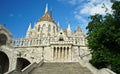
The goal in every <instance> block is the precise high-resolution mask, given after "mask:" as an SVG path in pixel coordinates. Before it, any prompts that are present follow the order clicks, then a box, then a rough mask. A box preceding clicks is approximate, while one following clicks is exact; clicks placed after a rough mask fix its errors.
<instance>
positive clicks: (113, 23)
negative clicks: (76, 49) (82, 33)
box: [86, 1, 120, 73]
mask: <svg viewBox="0 0 120 74" xmlns="http://www.w3.org/2000/svg"><path fill="white" fill-rule="evenodd" d="M112 9H113V14H106V15H105V16H104V17H103V16H102V15H99V14H96V15H93V16H90V19H91V21H90V22H89V24H88V26H87V27H86V29H88V33H87V35H88V37H87V39H88V47H89V48H90V49H91V53H92V60H90V62H91V63H92V64H93V65H94V66H95V67H97V68H98V69H100V68H103V67H107V68H109V69H112V70H113V71H115V72H116V73H120V2H118V1H115V2H114V3H113V5H112Z"/></svg>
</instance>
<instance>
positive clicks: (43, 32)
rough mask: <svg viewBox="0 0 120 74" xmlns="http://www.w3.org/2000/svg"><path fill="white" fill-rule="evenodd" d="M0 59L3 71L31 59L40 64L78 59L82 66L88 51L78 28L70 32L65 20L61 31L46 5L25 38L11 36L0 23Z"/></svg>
mask: <svg viewBox="0 0 120 74" xmlns="http://www.w3.org/2000/svg"><path fill="white" fill-rule="evenodd" d="M0 58H1V60H3V61H4V63H1V62H0V66H2V65H4V67H0V71H1V73H5V72H7V71H14V70H22V69H24V68H25V67H27V66H28V65H30V64H32V65H33V64H34V63H35V62H36V63H41V60H44V62H48V63H50V62H51V63H57V62H59V63H65V62H80V64H82V65H83V66H85V64H86V63H88V62H89V60H90V59H91V54H90V51H89V49H88V47H87V40H86V35H85V34H84V33H83V32H82V30H81V29H80V27H78V28H77V29H76V31H75V32H72V31H71V27H70V24H69V23H68V28H67V29H66V30H63V29H62V28H61V27H60V25H59V23H58V24H56V22H55V21H54V20H53V18H52V16H51V14H50V13H49V12H48V5H46V9H45V13H44V15H43V16H42V17H41V18H40V19H39V20H38V21H37V22H36V23H35V24H34V27H33V28H32V27H31V24H30V25H29V27H28V30H27V32H26V38H19V39H12V35H11V33H10V32H9V31H8V30H7V29H6V28H5V27H4V26H0ZM88 66H89V65H88ZM88 68H89V67H88ZM28 69H31V67H30V68H28ZM28 69H27V70H28ZM90 70H91V71H92V70H93V68H91V69H90ZM94 71H96V70H94ZM94 71H93V73H94ZM9 74H10V73H9ZM11 74H12V73H11ZM24 74H27V73H24ZM28 74H29V73H28ZM86 74H91V73H86ZM94 74H95V73H94Z"/></svg>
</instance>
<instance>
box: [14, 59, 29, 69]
mask: <svg viewBox="0 0 120 74" xmlns="http://www.w3.org/2000/svg"><path fill="white" fill-rule="evenodd" d="M29 64H30V62H29V61H28V60H26V59H24V58H17V65H16V70H18V71H19V70H22V69H24V68H25V67H27V66H28V65H29Z"/></svg>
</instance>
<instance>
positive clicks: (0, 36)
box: [0, 34, 7, 45]
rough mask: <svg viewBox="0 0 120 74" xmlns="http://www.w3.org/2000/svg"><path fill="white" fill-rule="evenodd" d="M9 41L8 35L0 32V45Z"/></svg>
mask: <svg viewBox="0 0 120 74" xmlns="http://www.w3.org/2000/svg"><path fill="white" fill-rule="evenodd" d="M6 42H7V36H6V35H5V34H0V45H5V44H6Z"/></svg>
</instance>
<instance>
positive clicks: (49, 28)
mask: <svg viewBox="0 0 120 74" xmlns="http://www.w3.org/2000/svg"><path fill="white" fill-rule="evenodd" d="M50 30H51V26H50V24H49V26H48V32H50Z"/></svg>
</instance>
